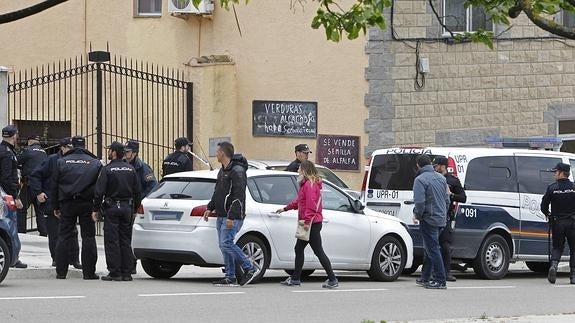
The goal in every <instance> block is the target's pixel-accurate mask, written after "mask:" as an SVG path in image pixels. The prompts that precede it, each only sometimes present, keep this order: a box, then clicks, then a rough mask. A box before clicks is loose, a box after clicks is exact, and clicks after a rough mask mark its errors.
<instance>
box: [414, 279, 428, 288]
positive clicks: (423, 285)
mask: <svg viewBox="0 0 575 323" xmlns="http://www.w3.org/2000/svg"><path fill="white" fill-rule="evenodd" d="M415 283H416V284H417V286H421V287H425V285H427V284H428V283H429V280H424V279H422V278H417V279H416V280H415Z"/></svg>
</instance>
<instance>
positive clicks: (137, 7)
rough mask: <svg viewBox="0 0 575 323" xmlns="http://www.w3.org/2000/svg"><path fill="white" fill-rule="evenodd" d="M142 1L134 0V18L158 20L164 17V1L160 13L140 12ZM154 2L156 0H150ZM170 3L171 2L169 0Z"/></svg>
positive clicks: (161, 2) (161, 3)
mask: <svg viewBox="0 0 575 323" xmlns="http://www.w3.org/2000/svg"><path fill="white" fill-rule="evenodd" d="M140 1H141V0H134V17H140V18H158V17H161V16H162V11H163V10H162V9H163V6H164V1H163V0H162V1H160V12H140ZM148 1H154V0H148ZM168 1H169V0H168Z"/></svg>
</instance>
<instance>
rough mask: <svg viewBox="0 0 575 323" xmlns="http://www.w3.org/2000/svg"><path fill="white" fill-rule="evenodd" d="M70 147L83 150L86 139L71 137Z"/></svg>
mask: <svg viewBox="0 0 575 323" xmlns="http://www.w3.org/2000/svg"><path fill="white" fill-rule="evenodd" d="M72 146H74V147H79V148H84V147H86V139H84V137H82V136H74V137H72Z"/></svg>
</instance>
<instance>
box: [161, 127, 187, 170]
mask: <svg viewBox="0 0 575 323" xmlns="http://www.w3.org/2000/svg"><path fill="white" fill-rule="evenodd" d="M191 144H192V143H191V142H190V141H189V140H188V138H185V137H181V138H178V139H176V141H175V145H176V151H174V152H173V153H171V154H169V155H168V156H166V158H165V159H164V162H163V163H162V176H166V175H170V174H174V173H179V172H185V171H190V170H193V164H192V160H191V159H190V157H189V154H188V152H189V151H190V145H191Z"/></svg>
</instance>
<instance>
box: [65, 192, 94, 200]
mask: <svg viewBox="0 0 575 323" xmlns="http://www.w3.org/2000/svg"><path fill="white" fill-rule="evenodd" d="M62 201H91V198H89V197H87V196H86V195H85V194H82V193H77V194H70V195H67V196H65V197H64V198H63V199H62Z"/></svg>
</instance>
